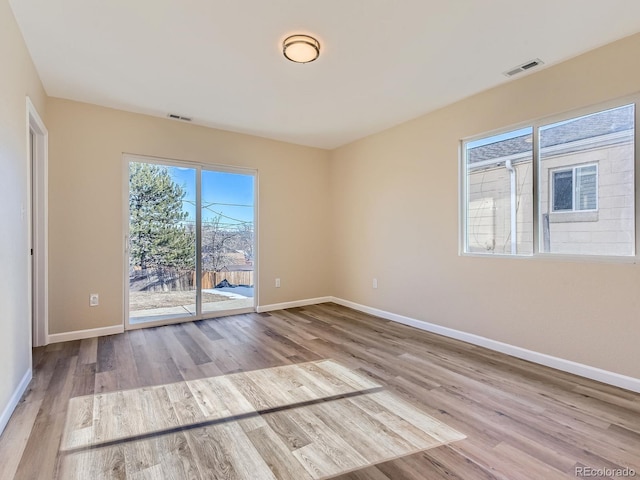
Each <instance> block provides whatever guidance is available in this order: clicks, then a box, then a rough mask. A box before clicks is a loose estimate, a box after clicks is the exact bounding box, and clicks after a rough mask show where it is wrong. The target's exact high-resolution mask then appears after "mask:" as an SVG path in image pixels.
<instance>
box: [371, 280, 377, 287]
mask: <svg viewBox="0 0 640 480" xmlns="http://www.w3.org/2000/svg"><path fill="white" fill-rule="evenodd" d="M372 285H373V288H378V279H377V278H374V279H373V282H372Z"/></svg>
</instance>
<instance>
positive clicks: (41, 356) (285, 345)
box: [0, 303, 640, 480]
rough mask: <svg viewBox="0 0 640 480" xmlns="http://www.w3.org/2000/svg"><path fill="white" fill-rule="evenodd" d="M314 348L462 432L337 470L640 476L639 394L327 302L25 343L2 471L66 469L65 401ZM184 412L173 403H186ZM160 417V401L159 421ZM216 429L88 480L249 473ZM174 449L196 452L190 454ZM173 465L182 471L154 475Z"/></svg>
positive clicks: (130, 446) (116, 452) (249, 462)
mask: <svg viewBox="0 0 640 480" xmlns="http://www.w3.org/2000/svg"><path fill="white" fill-rule="evenodd" d="M323 359H332V360H334V361H335V362H337V363H339V364H341V365H344V366H345V367H347V368H349V369H351V370H354V371H355V372H357V373H358V374H360V375H363V376H366V377H367V378H368V379H369V380H370V381H371V382H374V383H375V384H379V385H381V386H382V387H384V389H385V391H387V392H391V393H392V394H393V395H394V396H397V397H400V398H402V399H403V400H405V401H407V402H409V403H410V404H412V405H414V406H415V407H417V408H418V409H419V410H421V411H422V412H424V413H426V414H428V415H429V416H431V417H433V418H435V419H437V420H439V421H441V422H442V423H443V424H446V425H448V426H450V427H452V428H454V429H455V430H457V431H459V432H461V433H463V434H465V435H466V438H465V439H463V440H460V441H456V442H454V443H450V444H448V445H443V446H438V447H436V448H432V449H430V450H427V451H424V452H421V453H416V454H413V455H409V456H403V457H401V458H398V459H395V460H392V461H387V462H384V463H380V464H378V465H375V466H370V467H366V468H363V469H359V470H357V471H354V472H351V473H348V474H345V475H341V476H339V477H335V478H338V479H339V480H362V479H371V480H418V479H420V480H422V479H434V480H438V479H445V478H446V479H472V480H475V479H480V480H482V479H504V480H506V479H509V480H513V479H540V478H544V479H555V478H558V479H562V478H575V477H576V476H578V475H577V472H579V471H580V470H577V469H582V468H592V469H603V470H605V469H610V470H613V469H624V468H628V469H632V470H634V471H635V473H636V476H640V395H638V394H635V393H632V392H628V391H625V390H621V389H618V388H615V387H611V386H607V385H603V384H599V383H597V382H593V381H590V380H586V379H583V378H580V377H576V376H573V375H570V374H567V373H563V372H558V371H555V370H552V369H549V368H546V367H542V366H539V365H535V364H531V363H529V362H525V361H522V360H518V359H514V358H512V357H508V356H506V355H502V354H499V353H496V352H492V351H489V350H486V349H483V348H480V347H475V346H472V345H468V344H465V343H462V342H458V341H455V340H451V339H447V338H443V337H439V336H437V335H433V334H429V333H426V332H422V331H418V330H415V329H412V328H409V327H405V326H402V325H398V324H394V323H392V322H388V321H385V320H381V319H377V318H375V317H371V316H368V315H366V314H363V313H360V312H356V311H353V310H350V309H347V308H344V307H340V306H337V305H335V304H330V303H328V304H322V305H316V306H310V307H304V308H296V309H289V310H282V311H276V312H271V313H270V314H247V315H239V316H233V317H226V318H220V319H214V320H207V321H201V322H196V323H190V324H182V325H172V326H167V327H158V328H151V329H146V330H135V331H130V332H126V333H125V334H122V335H113V336H109V337H101V338H98V339H89V340H82V341H74V342H66V343H61V344H53V345H49V346H47V347H43V348H39V349H35V350H34V366H35V372H34V379H33V381H32V383H31V385H30V387H29V389H28V391H27V392H26V393H25V396H24V398H23V399H22V400H21V402H20V404H19V405H18V407H17V409H16V412H15V413H14V415H13V417H12V419H11V421H10V422H9V424H8V425H7V428H6V430H5V432H4V433H3V434H2V437H0V479H11V478H16V479H37V480H40V479H56V478H61V479H64V476H63V474H64V472H63V471H62V468H63V459H64V457H65V454H64V451H61V449H62V446H63V443H62V442H63V438H62V437H63V432H64V427H65V419H66V416H67V412H68V409H69V405H70V404H71V403H74V402H70V401H71V399H75V398H77V397H82V396H86V395H92V394H96V393H106V392H118V391H121V390H130V389H138V388H141V387H152V386H157V385H165V384H174V383H179V382H184V381H187V380H189V381H190V380H198V379H204V378H209V377H218V376H221V375H228V374H233V373H238V372H247V371H252V370H259V369H266V368H271V367H281V366H286V365H294V364H300V363H304V362H313V361H318V360H323ZM171 394H172V395H175V396H176V397H180V394H181V393H180V391H179V390H177V391H174V392H172V393H171ZM127 406H128V405H123V407H127ZM194 412H195V410H194V409H193V405H191V406H190V405H189V404H188V402H187V403H185V405H184V414H185V415H186V416H188V415H195V413H194ZM163 415H164V413H163V411H162V409H158V415H157V417H158V418H157V422H158V425H161V424H162V422H163V421H165V419H164V418H163ZM185 418H188V417H185ZM314 418H320V420H319V422H320V423H319V424H318V425H317V428H324V426H326V425H327V424H330V423H331V419H330V415H329V414H328V413H327V414H326V415H325V416H324V417H319V416H316V415H314ZM88 419H89V416H88V415H84V416H83V415H81V416H80V418H75V420H74V421H76V422H80V424H82V422H83V421H88ZM310 420H312V419H310ZM246 421H248V422H251V421H253V422H254V423H255V422H257V421H259V420H257V419H255V418H254V419H246ZM314 421H316V420H314ZM274 423H275V422H274ZM253 426H254V427H256V426H257V425H255V424H254V425H253ZM227 427H228V428H226V429H223V430H222V431H221V433H219V435H222V436H221V437H220V438H219V439H218V441H217V442H211V440H212V438H211V437H210V434H209V433H208V432H207V431H206V430H205V429H202V430H198V429H194V430H192V432H197V433H196V434H197V435H199V436H200V437H199V438H198V441H202V442H209V444H211V443H213V444H215V445H217V447H216V448H217V449H216V450H214V451H213V453H209V454H207V455H203V454H202V453H201V452H198V451H193V452H191V450H190V449H189V448H187V447H188V445H189V443H188V439H187V437H186V435H185V434H184V432H181V435H175V436H171V435H160V436H157V437H152V438H150V439H148V440H149V441H150V442H155V443H156V444H161V447H162V448H161V449H160V450H159V451H164V452H172V454H171V455H163V456H162V458H158V457H157V453H154V452H157V451H158V450H154V449H152V448H149V447H148V445H144V444H139V445H138V444H134V443H135V442H130V443H127V442H123V443H119V444H117V447H118V448H115V449H113V451H112V452H111V453H109V454H108V455H105V456H104V458H103V460H102V464H101V465H100V466H99V468H98V469H97V470H95V471H93V472H92V475H91V476H90V477H87V478H126V475H127V472H128V471H129V472H140V471H142V470H141V469H140V466H141V465H145V466H148V468H145V469H143V470H144V472H145V473H144V475H139V476H138V477H135V476H132V477H130V478H158V479H162V478H199V477H198V475H200V472H199V471H197V467H194V466H193V465H197V464H202V465H205V466H206V467H205V468H207V469H209V470H208V471H209V472H217V473H216V475H214V476H213V477H211V478H229V479H234V478H237V475H236V474H235V473H234V472H235V469H245V472H244V473H245V474H248V473H251V472H253V469H254V468H255V462H256V461H258V460H257V459H256V458H253V457H247V458H246V459H245V461H244V462H241V464H240V465H235V464H232V462H231V461H230V459H231V458H232V456H231V455H230V454H229V449H237V450H242V449H244V448H246V445H243V444H242V442H240V443H238V442H237V440H234V439H235V438H238V437H237V436H235V435H234V432H233V428H242V426H236V427H234V426H232V425H227ZM253 432H255V433H253V434H252V435H254V436H255V438H251V437H250V440H251V441H252V442H253V443H254V444H255V443H258V444H264V445H275V444H276V439H280V440H282V439H286V440H285V441H284V444H285V445H286V446H287V449H289V447H290V446H303V445H305V442H308V441H309V439H308V438H307V437H308V434H307V433H306V432H304V431H302V430H301V429H300V428H298V427H297V426H296V425H295V424H293V423H292V422H286V421H282V422H280V423H279V424H277V425H274V427H273V428H269V429H261V428H254V429H253ZM372 448H373V447H372ZM186 452H191V453H190V454H191V455H193V456H194V457H198V456H200V457H199V458H196V459H195V460H196V461H192V459H190V458H189V454H188V453H186ZM262 456H263V455H262V454H261V457H262ZM264 456H265V457H268V458H269V460H268V464H269V465H270V466H271V470H272V472H284V471H286V468H285V467H286V466H287V463H286V462H287V457H286V456H285V455H284V453H283V451H282V449H277V448H274V449H272V451H271V452H269V453H268V454H267V453H264ZM91 468H94V467H91ZM176 471H181V472H186V473H184V475H183V476H177V477H175V476H174V477H170V476H168V475H167V474H166V472H176ZM247 472H248V473H247ZM274 475H275V476H276V478H278V475H282V476H281V478H287V477H285V476H284V475H285V474H284V473H274ZM256 478H257V477H256ZM299 478H301V477H299ZM590 478H607V477H606V475H605V476H603V477H590Z"/></svg>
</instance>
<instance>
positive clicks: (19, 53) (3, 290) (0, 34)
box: [0, 0, 46, 415]
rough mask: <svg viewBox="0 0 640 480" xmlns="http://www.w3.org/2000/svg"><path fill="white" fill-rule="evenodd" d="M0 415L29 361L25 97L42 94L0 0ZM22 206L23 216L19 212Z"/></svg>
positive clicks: (39, 99) (40, 99) (38, 101)
mask: <svg viewBox="0 0 640 480" xmlns="http://www.w3.org/2000/svg"><path fill="white" fill-rule="evenodd" d="M0 65H1V67H0V68H1V69H2V73H1V74H0V221H1V222H2V226H0V255H1V257H0V258H1V259H2V260H1V265H2V275H0V332H2V333H0V415H2V413H3V412H4V410H5V407H6V406H7V404H8V403H9V399H10V398H11V395H12V394H13V393H14V391H15V390H16V388H17V387H18V384H19V383H20V380H21V379H22V378H23V376H24V375H25V373H26V372H27V370H28V369H29V367H30V365H31V349H30V340H29V337H30V335H31V333H30V331H31V330H30V328H31V326H30V306H29V297H28V288H27V287H28V276H27V275H28V273H27V272H28V260H29V257H28V236H27V235H28V224H27V218H28V217H27V213H26V209H27V207H28V187H27V185H28V183H27V182H28V178H29V177H28V171H29V170H28V165H29V164H28V156H27V155H28V154H27V127H26V118H27V113H26V100H25V98H26V97H27V96H29V97H30V98H31V100H32V102H33V103H34V105H35V107H36V109H37V110H38V112H39V114H40V116H41V117H42V118H43V119H44V120H45V121H46V119H45V118H44V113H45V111H44V107H45V105H44V103H45V94H44V90H43V89H42V85H41V83H40V79H39V78H38V74H37V73H36V70H35V68H34V66H33V64H32V62H31V58H30V56H29V53H28V52H27V48H26V46H25V44H24V41H23V39H22V35H21V34H20V31H19V30H18V26H17V24H16V22H15V20H14V17H13V12H12V11H11V9H10V7H9V4H8V3H7V1H6V0H0ZM23 209H25V214H24V216H23V214H22V211H23Z"/></svg>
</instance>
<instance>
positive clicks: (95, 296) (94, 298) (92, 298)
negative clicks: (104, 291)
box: [89, 293, 100, 307]
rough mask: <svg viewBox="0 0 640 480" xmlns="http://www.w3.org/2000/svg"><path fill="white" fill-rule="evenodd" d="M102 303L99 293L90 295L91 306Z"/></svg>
mask: <svg viewBox="0 0 640 480" xmlns="http://www.w3.org/2000/svg"><path fill="white" fill-rule="evenodd" d="M99 304H100V296H99V295H98V294H97V293H92V294H91V295H89V306H90V307H97V306H98V305H99Z"/></svg>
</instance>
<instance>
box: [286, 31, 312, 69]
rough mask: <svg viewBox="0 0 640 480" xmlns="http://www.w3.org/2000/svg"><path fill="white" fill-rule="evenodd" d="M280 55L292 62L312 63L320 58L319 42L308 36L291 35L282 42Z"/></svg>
mask: <svg viewBox="0 0 640 480" xmlns="http://www.w3.org/2000/svg"><path fill="white" fill-rule="evenodd" d="M282 53H283V54H284V56H285V57H286V58H287V59H288V60H291V61H292V62H296V63H309V62H313V61H314V60H315V59H316V58H318V57H319V56H320V42H318V40H316V39H315V38H313V37H310V36H309V35H291V36H290V37H287V38H285V39H284V42H282Z"/></svg>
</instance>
